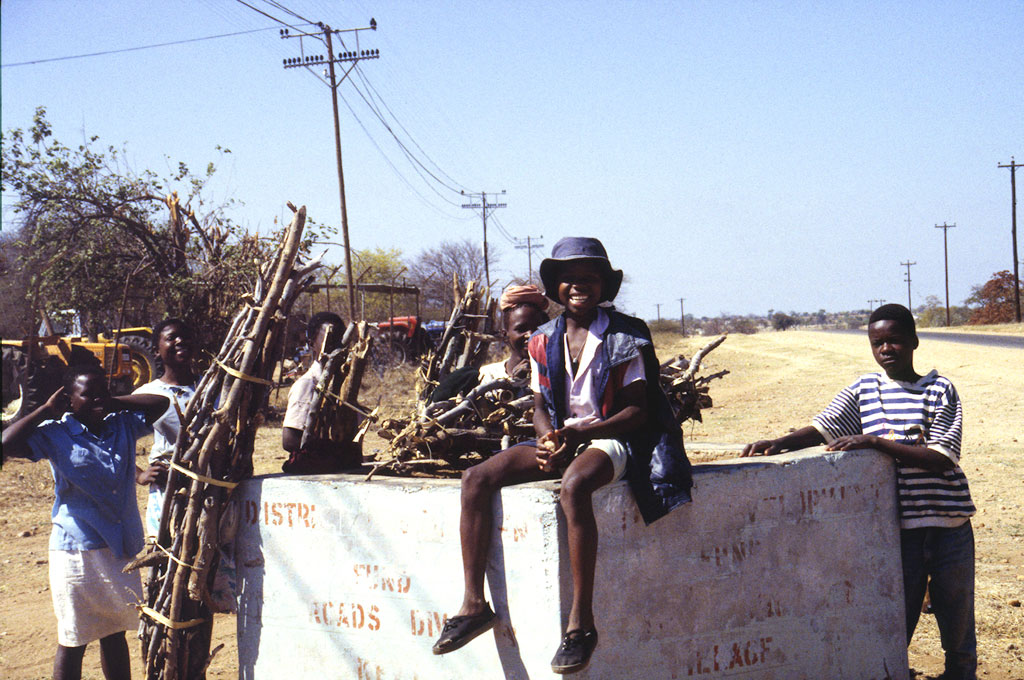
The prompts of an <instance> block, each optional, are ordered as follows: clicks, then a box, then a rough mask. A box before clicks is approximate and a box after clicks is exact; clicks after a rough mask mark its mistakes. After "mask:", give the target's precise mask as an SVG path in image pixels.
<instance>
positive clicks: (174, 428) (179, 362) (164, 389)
mask: <svg viewBox="0 0 1024 680" xmlns="http://www.w3.org/2000/svg"><path fill="white" fill-rule="evenodd" d="M153 337H155V338H156V343H157V346H156V350H157V354H158V355H159V356H160V360H161V361H162V362H163V365H164V372H163V375H161V376H160V377H159V378H157V379H156V380H154V381H152V382H148V383H146V384H145V385H143V386H142V387H139V388H138V389H137V390H135V394H159V395H161V396H164V397H167V398H169V399H170V400H171V403H170V406H169V407H168V408H167V410H166V411H165V412H164V414H163V415H162V416H160V418H159V419H158V420H157V421H156V422H155V423H153V448H152V449H150V452H149V469H147V470H146V471H145V473H144V474H143V477H142V479H141V481H140V483H142V484H149V501H148V502H147V504H146V535H147V536H153V537H155V536H156V535H157V534H158V533H159V531H160V516H161V514H163V507H164V487H165V485H166V484H167V469H168V468H167V466H168V464H169V463H170V461H171V456H172V454H173V453H174V444H175V442H176V441H177V440H178V430H179V429H180V428H181V422H180V420H179V418H178V412H179V411H180V412H181V414H182V415H184V414H185V410H186V409H187V408H188V402H189V400H190V399H191V398H192V395H194V394H195V393H196V382H197V380H196V376H195V374H194V373H193V372H192V355H193V352H194V351H195V340H194V336H193V333H192V329H191V328H189V326H188V324H186V323H185V322H184V321H182V320H181V319H164V320H163V321H161V322H160V323H158V324H157V325H156V327H155V328H154V329H153Z"/></svg>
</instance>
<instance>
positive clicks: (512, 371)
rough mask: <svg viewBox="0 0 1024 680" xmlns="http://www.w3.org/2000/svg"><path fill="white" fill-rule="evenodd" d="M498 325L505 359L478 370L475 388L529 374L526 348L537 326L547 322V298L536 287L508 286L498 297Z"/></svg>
mask: <svg viewBox="0 0 1024 680" xmlns="http://www.w3.org/2000/svg"><path fill="white" fill-rule="evenodd" d="M499 306H500V307H501V326H502V330H501V332H502V335H503V336H504V338H505V344H506V345H508V349H509V356H508V358H507V359H504V360H502V361H496V362H494V363H493V364H485V365H484V366H481V367H480V378H479V381H478V382H477V384H478V385H483V384H484V383H488V382H492V381H494V380H500V379H502V378H509V379H515V378H522V377H526V376H527V375H529V374H530V357H529V355H528V354H527V352H526V345H527V343H528V342H529V341H530V336H531V335H533V332H534V331H535V330H537V328H538V326H540V325H541V324H543V323H545V322H546V321H547V320H548V315H547V312H546V311H545V310H546V309H547V308H548V299H547V298H546V297H545V296H544V293H542V292H541V291H540V289H539V288H537V286H534V285H529V286H509V287H508V288H506V289H505V291H504V292H503V293H502V294H501V299H500V301H499Z"/></svg>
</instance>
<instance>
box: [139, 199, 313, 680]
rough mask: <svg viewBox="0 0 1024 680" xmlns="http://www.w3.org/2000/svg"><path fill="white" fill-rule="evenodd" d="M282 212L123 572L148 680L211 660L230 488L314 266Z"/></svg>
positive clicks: (246, 469)
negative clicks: (145, 547)
mask: <svg viewBox="0 0 1024 680" xmlns="http://www.w3.org/2000/svg"><path fill="white" fill-rule="evenodd" d="M288 205H289V207H290V208H291V209H292V210H293V211H294V212H295V215H294V217H293V219H292V221H291V223H290V224H289V226H288V229H287V230H286V233H285V237H284V241H283V243H282V244H281V245H280V247H279V248H278V250H277V253H276V255H275V256H274V258H273V259H272V260H271V261H270V262H268V263H266V264H265V265H264V267H263V268H262V275H261V278H260V279H259V280H258V281H257V282H256V285H255V290H254V292H253V293H252V295H251V297H249V299H247V300H244V306H243V308H242V310H241V311H240V312H239V313H238V314H237V315H236V316H235V318H234V321H233V323H232V326H231V329H230V330H229V332H228V334H227V337H226V338H225V339H224V342H223V344H222V345H221V348H220V351H219V352H218V354H217V356H216V357H215V359H214V361H213V363H212V364H211V366H210V368H209V370H207V371H206V373H205V374H204V375H203V377H202V378H201V379H200V381H199V384H198V386H197V388H196V393H195V396H194V397H192V399H191V401H190V402H189V406H188V410H187V412H186V413H185V414H182V415H180V416H179V417H180V420H181V423H182V427H181V429H180V431H179V434H178V440H177V443H176V446H175V450H174V454H173V457H172V462H171V469H170V471H169V475H168V480H167V487H166V496H165V501H164V507H163V515H162V518H161V522H160V532H159V536H158V537H157V541H156V544H155V545H152V546H150V549H149V551H148V552H147V553H146V554H144V555H143V556H142V557H140V558H139V559H137V560H135V562H133V563H132V564H129V565H128V566H127V567H126V570H128V569H137V568H139V567H142V566H150V567H152V571H151V578H150V579H149V580H148V582H147V584H146V605H145V606H143V607H141V608H140V609H141V611H142V622H141V625H140V634H141V637H142V642H143V657H144V661H145V666H146V677H147V679H148V680H170V679H172V678H202V677H204V676H205V672H206V667H207V666H208V664H209V661H210V659H211V658H212V655H211V653H210V639H211V635H212V630H213V617H212V606H211V602H210V595H209V590H210V586H211V583H212V582H213V577H214V574H215V573H216V570H217V562H218V557H219V551H218V548H219V546H220V545H222V544H223V543H227V542H230V540H231V538H232V536H233V533H234V530H235V527H236V526H237V521H238V520H237V514H236V511H235V508H234V505H232V504H229V503H228V501H229V498H230V495H231V490H232V489H233V488H234V487H235V486H236V485H237V484H238V482H239V481H241V480H243V479H245V478H247V477H250V476H251V475H252V451H253V442H254V438H255V435H256V427H257V425H258V420H259V418H260V413H261V411H262V409H263V408H264V406H265V405H266V401H267V397H268V394H269V391H270V389H271V387H272V386H273V382H272V377H273V370H274V366H275V364H276V363H277V361H278V359H279V357H280V354H281V352H282V351H283V334H284V329H285V323H284V322H285V318H286V317H287V314H288V311H289V309H290V308H291V306H292V304H293V303H294V301H295V298H296V297H297V296H298V295H299V293H301V292H302V291H303V289H304V288H305V287H306V286H307V285H308V284H309V283H310V282H311V280H312V277H311V273H312V272H313V271H314V270H315V269H316V268H317V267H318V266H319V262H318V261H316V260H315V261H313V262H311V263H309V264H307V265H304V266H297V257H298V252H299V248H300V243H301V236H302V229H303V227H304V225H305V220H306V209H305V206H303V207H302V208H299V209H297V210H296V209H295V207H294V206H292V205H291V204H290V203H289V204H288ZM216 651H217V650H214V652H216Z"/></svg>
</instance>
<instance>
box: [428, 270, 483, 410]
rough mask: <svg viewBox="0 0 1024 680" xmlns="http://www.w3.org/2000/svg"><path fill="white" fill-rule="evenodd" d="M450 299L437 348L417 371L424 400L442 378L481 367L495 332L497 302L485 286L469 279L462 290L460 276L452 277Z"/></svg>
mask: <svg viewBox="0 0 1024 680" xmlns="http://www.w3.org/2000/svg"><path fill="white" fill-rule="evenodd" d="M452 290H453V299H455V300H457V302H456V303H455V306H454V308H453V309H452V313H451V316H450V317H449V319H448V323H447V324H446V325H445V329H444V333H443V334H442V335H441V340H440V341H439V342H438V343H437V347H436V348H434V349H433V350H431V351H430V352H429V353H428V354H427V356H426V358H424V360H423V363H422V364H421V365H420V368H419V370H418V371H417V372H416V385H417V386H416V393H417V397H418V398H419V401H420V403H421V404H422V403H426V401H427V400H428V399H429V397H430V394H431V393H432V392H433V391H434V388H436V387H437V385H438V383H439V382H440V380H441V379H442V378H444V377H445V376H447V375H448V374H449V373H451V372H452V371H455V370H457V369H460V368H465V367H466V366H480V364H482V363H483V362H484V360H485V359H486V357H487V352H488V351H489V349H490V347H491V343H492V342H494V341H495V340H497V339H498V338H497V335H496V334H495V331H494V329H495V310H496V309H497V305H498V301H497V300H495V299H493V298H491V296H490V294H489V293H488V291H487V290H486V288H485V287H484V286H481V285H479V284H478V283H477V282H476V281H470V282H469V283H468V284H467V285H466V290H465V291H460V289H459V278H458V275H455V276H454V277H453V279H452Z"/></svg>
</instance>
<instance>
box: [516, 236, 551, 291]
mask: <svg viewBox="0 0 1024 680" xmlns="http://www.w3.org/2000/svg"><path fill="white" fill-rule="evenodd" d="M542 238H544V236H543V235H541V236H527V237H526V243H523V239H517V240H518V241H519V243H517V244H516V250H526V281H527V283H533V250H534V248H543V247H544V244H543V243H537V242H535V241H534V240H533V239H542Z"/></svg>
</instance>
